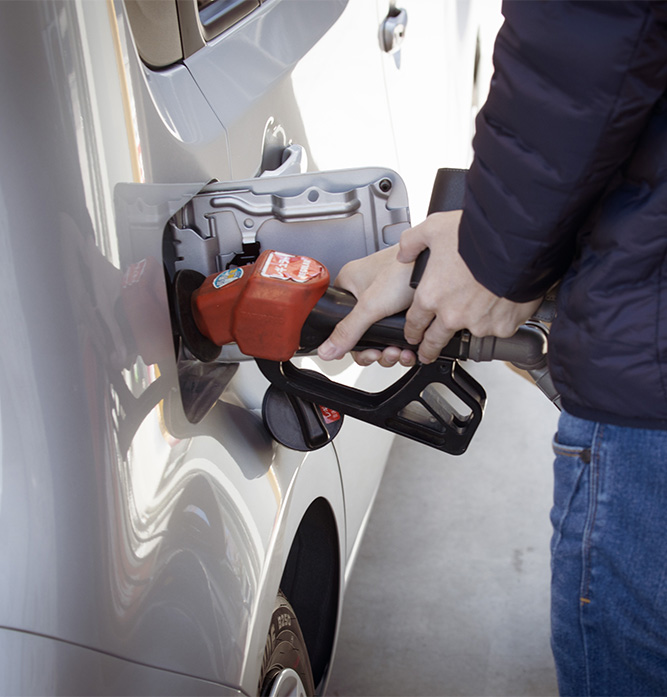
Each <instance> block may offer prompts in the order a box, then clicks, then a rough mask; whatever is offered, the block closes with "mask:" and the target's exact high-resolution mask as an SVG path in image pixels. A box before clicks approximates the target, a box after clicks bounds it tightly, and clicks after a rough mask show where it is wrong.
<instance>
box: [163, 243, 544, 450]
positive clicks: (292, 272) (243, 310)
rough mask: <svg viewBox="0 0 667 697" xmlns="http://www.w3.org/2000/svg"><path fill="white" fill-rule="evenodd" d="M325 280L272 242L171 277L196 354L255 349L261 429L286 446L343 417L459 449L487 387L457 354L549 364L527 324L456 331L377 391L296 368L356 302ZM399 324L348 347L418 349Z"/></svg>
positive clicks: (327, 432)
mask: <svg viewBox="0 0 667 697" xmlns="http://www.w3.org/2000/svg"><path fill="white" fill-rule="evenodd" d="M328 283H329V274H328V272H327V270H326V268H325V267H324V266H323V265H322V264H320V263H319V262H317V261H315V260H314V259H310V258H308V257H300V256H294V255H289V254H283V253H281V252H276V251H273V250H266V251H265V252H263V253H262V254H261V256H260V257H259V259H258V260H257V262H256V263H255V264H253V265H249V266H245V267H241V268H236V269H230V270H228V271H224V272H221V273H219V274H213V275H211V276H209V277H208V278H204V277H203V276H202V275H201V274H197V273H196V272H185V271H184V272H179V274H178V275H177V277H176V279H175V285H176V297H177V306H178V307H177V315H178V319H179V325H180V333H181V335H182V337H183V340H184V342H185V344H186V346H187V347H188V348H189V350H190V351H191V352H192V353H193V355H195V357H197V358H199V359H200V360H203V361H210V360H214V359H215V358H216V356H217V352H219V351H220V348H219V347H220V346H221V345H223V344H225V343H229V342H236V343H237V344H238V345H239V348H240V349H241V351H243V352H244V353H246V354H247V355H249V356H253V357H254V358H255V359H256V361H257V364H258V366H259V368H260V370H261V371H262V373H263V374H264V375H265V376H266V378H267V379H268V380H269V382H270V383H271V386H270V387H269V389H268V391H267V393H266V396H265V399H264V405H263V416H264V421H265V423H266V425H267V428H268V430H269V431H270V432H271V434H272V435H273V437H274V438H275V439H276V440H277V441H278V442H280V443H283V444H284V445H286V446H288V447H291V448H293V449H296V450H313V449H316V448H319V447H322V446H323V445H325V444H326V443H328V442H330V441H331V440H332V439H333V438H334V437H335V435H336V434H337V433H338V431H339V430H340V426H341V424H342V416H343V415H348V416H351V417H353V418H357V419H360V420H362V421H366V422H367V423H372V424H374V425H376V426H379V427H380V428H385V429H387V430H389V431H392V432H394V433H397V434H400V435H403V436H406V437H408V438H411V439H413V440H416V441H418V442H420V443H424V444H426V445H429V446H431V447H434V448H437V449H439V450H442V451H444V452H447V453H451V454H461V453H463V452H464V451H465V450H466V448H467V447H468V444H469V443H470V440H471V439H472V437H473V435H474V433H475V431H476V429H477V427H478V425H479V423H480V421H481V419H482V414H483V410H484V405H485V402H486V394H485V392H484V389H483V388H482V386H481V385H480V384H479V383H478V382H477V381H476V380H474V379H473V378H472V377H471V376H470V375H469V374H468V373H467V372H466V371H465V370H464V369H463V367H462V366H461V363H460V361H465V360H473V361H487V360H506V361H510V362H512V363H514V364H515V365H517V366H518V367H520V368H523V369H526V370H529V371H538V370H545V369H546V352H547V331H546V328H545V327H544V326H543V325H541V324H538V323H528V324H526V325H524V326H523V327H521V328H520V329H519V331H518V332H517V333H516V334H515V335H514V336H513V337H511V338H509V339H497V338H495V337H484V338H478V337H474V336H472V335H471V334H470V333H469V332H466V331H462V332H458V333H457V334H456V335H455V336H454V337H453V339H452V340H451V341H450V342H449V343H448V344H447V346H445V347H444V348H443V350H442V352H441V354H440V357H439V358H438V360H437V361H435V362H434V363H432V364H430V365H422V364H419V365H416V366H414V367H413V368H411V369H410V370H409V371H408V372H407V373H405V374H404V375H402V376H401V377H400V378H399V379H398V380H397V381H396V382H395V383H394V384H393V385H391V386H390V387H388V388H386V389H385V390H382V391H381V392H376V393H370V392H366V391H363V390H359V389H357V388H353V387H349V386H346V385H342V384H340V383H337V382H334V381H332V380H330V379H329V378H327V377H326V376H324V375H322V374H320V373H317V372H315V371H310V370H303V369H301V368H298V367H297V366H296V365H294V364H293V363H292V362H291V361H290V359H291V358H292V357H293V356H294V355H295V354H296V353H297V352H301V353H310V352H312V351H314V350H315V349H316V348H317V346H319V344H321V343H322V341H324V339H326V338H327V337H328V336H329V334H330V333H331V331H332V330H333V328H334V326H335V325H336V324H337V323H338V322H339V321H340V320H341V319H343V317H345V316H346V315H347V314H348V313H349V312H351V310H352V308H353V307H354V305H355V303H356V300H355V298H354V296H353V295H351V294H350V293H348V292H346V291H344V290H341V289H337V288H330V287H329V285H328ZM404 323H405V315H404V314H397V315H393V316H391V317H387V318H385V319H383V320H380V321H379V322H377V323H375V324H374V325H372V326H371V327H370V328H369V329H368V331H367V332H366V334H364V336H363V337H362V338H361V340H360V341H359V343H358V344H357V346H356V347H355V348H356V349H357V350H361V349H365V348H384V347H386V346H400V347H402V348H409V349H416V348H417V347H415V346H412V345H410V344H409V343H407V341H406V340H405V337H404V335H403V327H404Z"/></svg>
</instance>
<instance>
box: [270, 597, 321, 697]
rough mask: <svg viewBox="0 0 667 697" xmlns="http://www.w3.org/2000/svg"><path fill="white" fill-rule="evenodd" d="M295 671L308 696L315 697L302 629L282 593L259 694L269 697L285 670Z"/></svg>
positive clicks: (277, 598) (276, 606) (274, 611)
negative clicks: (276, 681) (277, 679)
mask: <svg viewBox="0 0 667 697" xmlns="http://www.w3.org/2000/svg"><path fill="white" fill-rule="evenodd" d="M287 669H291V670H293V671H294V672H295V673H297V675H298V676H299V678H300V679H301V682H302V683H303V687H304V690H305V692H306V694H307V695H308V696H309V697H311V696H312V695H314V694H315V686H314V683H313V673H312V670H311V667H310V660H309V658H308V650H307V648H306V643H305V641H304V640H303V634H302V633H301V627H300V626H299V621H298V619H297V617H296V614H295V612H294V610H293V609H292V606H291V605H290V604H289V602H288V601H287V598H286V597H285V596H284V595H283V594H282V593H281V592H280V591H279V592H278V595H277V597H276V603H275V606H274V609H273V614H272V615H271V625H270V626H269V634H268V636H267V638H266V647H265V648H264V658H263V660H262V670H261V673H260V677H259V686H258V694H259V695H260V697H266V696H267V695H269V694H270V693H271V688H272V686H273V684H274V682H275V680H276V678H277V677H278V676H279V675H280V673H281V672H282V671H284V670H287Z"/></svg>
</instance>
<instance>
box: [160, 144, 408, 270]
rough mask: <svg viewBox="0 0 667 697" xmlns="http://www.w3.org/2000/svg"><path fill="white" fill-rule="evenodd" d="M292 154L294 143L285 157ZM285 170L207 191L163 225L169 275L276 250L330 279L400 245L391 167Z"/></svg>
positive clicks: (402, 216)
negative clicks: (308, 260) (321, 268)
mask: <svg viewBox="0 0 667 697" xmlns="http://www.w3.org/2000/svg"><path fill="white" fill-rule="evenodd" d="M295 148H297V150H296V151H295ZM288 150H290V149H288ZM295 152H296V153H297V154H298V146H291V150H290V152H289V153H288V155H289V157H292V158H294V157H296V155H295ZM277 172H282V173H280V174H277ZM290 172H291V170H290V168H289V167H285V166H283V167H281V168H280V169H279V170H276V173H272V172H266V173H264V174H263V175H262V176H260V177H256V178H253V179H246V180H243V181H232V182H216V183H213V184H209V185H208V186H206V187H205V188H204V189H203V190H202V191H201V192H200V193H199V194H197V195H196V196H195V197H194V198H192V199H191V200H190V201H189V202H188V203H187V204H186V205H185V206H184V207H183V208H181V209H180V210H179V211H178V212H177V213H176V215H174V216H173V217H172V218H171V220H170V221H169V223H168V225H167V230H166V235H165V263H166V266H167V269H168V271H169V272H170V274H174V273H175V272H176V271H179V270H182V269H190V270H194V271H198V272H199V273H202V274H204V275H205V276H209V275H210V274H213V273H216V272H219V271H224V270H227V269H229V268H230V267H235V266H243V265H245V264H248V263H252V262H254V261H255V260H256V259H257V257H258V256H259V253H260V252H261V251H262V250H264V249H274V250H276V251H280V252H286V253H289V254H296V255H303V256H309V257H312V258H314V259H317V260H318V261H319V262H321V263H322V264H324V265H325V266H326V267H327V269H328V270H329V274H330V276H331V278H332V279H333V278H335V277H336V275H337V274H338V272H339V271H340V269H341V267H342V266H343V265H344V264H345V263H347V262H348V261H351V260H352V259H357V258H360V257H364V256H367V255H368V254H371V253H373V252H376V251H378V250H380V249H383V248H384V247H388V246H390V245H393V244H395V243H397V242H398V240H399V238H400V235H401V233H402V232H403V231H404V230H405V229H406V228H408V227H409V226H410V213H409V208H408V197H407V191H406V188H405V185H404V183H403V181H402V179H401V178H400V176H399V175H398V174H397V173H396V172H394V171H393V170H390V169H384V168H379V167H370V168H364V169H350V170H337V171H331V172H308V173H305V174H300V173H297V174H293V173H290Z"/></svg>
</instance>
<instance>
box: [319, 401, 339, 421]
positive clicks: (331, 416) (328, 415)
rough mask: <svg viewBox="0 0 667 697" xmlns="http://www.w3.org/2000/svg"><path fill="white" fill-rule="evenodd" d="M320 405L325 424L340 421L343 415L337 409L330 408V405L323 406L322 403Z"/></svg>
mask: <svg viewBox="0 0 667 697" xmlns="http://www.w3.org/2000/svg"><path fill="white" fill-rule="evenodd" d="M318 406H319V408H320V413H321V414H322V418H323V419H324V423H325V424H332V423H334V422H335V421H340V419H341V416H340V414H339V413H338V412H337V411H336V410H335V409H329V407H323V406H322V405H318Z"/></svg>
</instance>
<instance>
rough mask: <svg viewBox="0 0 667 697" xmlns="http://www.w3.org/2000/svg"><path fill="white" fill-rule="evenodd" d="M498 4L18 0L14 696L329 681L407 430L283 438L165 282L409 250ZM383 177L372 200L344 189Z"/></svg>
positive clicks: (9, 688) (10, 279)
mask: <svg viewBox="0 0 667 697" xmlns="http://www.w3.org/2000/svg"><path fill="white" fill-rule="evenodd" d="M476 7H477V6H476V5H475V4H473V3H466V2H456V1H455V0H443V1H442V2H436V1H432V2H427V1H426V0H411V1H410V2H408V0H405V3H404V4H403V5H401V6H400V7H398V6H396V5H395V4H394V3H393V2H392V3H388V2H387V1H386V0H350V1H349V3H348V2H346V0H261V1H260V0H199V1H198V2H197V1H196V0H61V1H57V0H32V1H30V2H27V1H22V0H18V1H15V2H12V1H4V2H1V3H0V36H1V37H2V41H1V43H0V51H1V52H2V56H3V60H2V66H1V67H0V87H1V91H2V99H1V100H0V154H1V158H0V220H1V221H2V223H1V231H0V244H1V245H2V248H1V252H2V253H1V255H0V259H1V262H0V263H1V264H2V273H0V289H1V293H2V301H1V303H0V308H1V310H0V312H1V316H2V328H3V350H2V360H1V363H0V366H1V367H0V418H1V421H0V423H1V430H0V445H1V452H2V459H1V461H0V526H1V527H0V694H3V695H19V694H22V695H23V694H25V695H43V694H63V695H73V694H86V695H97V694H114V695H121V694H128V695H136V694H183V695H185V694H187V695H200V694H201V695H204V694H206V695H208V694H218V695H220V694H223V695H255V694H271V695H288V694H294V695H303V694H313V693H315V692H317V693H318V694H321V693H323V692H324V691H325V689H326V681H327V673H328V669H329V666H330V664H331V661H332V656H333V652H334V647H335V641H336V633H337V626H338V622H339V618H340V614H341V607H342V604H343V602H344V591H345V585H346V581H347V579H348V577H349V574H350V569H351V567H352V563H353V560H354V555H355V550H356V549H357V547H358V545H359V542H360V539H361V535H362V532H363V529H364V524H365V521H366V520H367V517H368V515H369V512H370V509H371V505H372V502H373V498H374V496H375V493H376V491H377V488H378V485H379V482H380V479H381V476H382V472H383V468H384V465H385V460H386V457H387V454H388V452H389V448H390V446H391V442H392V436H391V434H389V433H388V432H387V431H384V430H382V429H378V428H375V427H373V426H370V425H368V424H364V423H362V422H359V421H355V420H354V419H347V420H346V421H345V423H344V425H343V428H342V431H341V433H340V434H339V435H338V436H337V437H336V439H335V440H334V441H333V442H332V443H329V444H327V445H325V446H324V447H322V448H319V449H317V450H313V451H306V452H302V451H297V450H292V449H289V448H286V447H284V446H282V445H280V444H278V443H277V442H276V441H275V440H274V439H272V438H271V436H270V435H269V433H268V432H267V429H266V428H265V425H264V422H263V420H262V416H261V408H262V400H263V397H264V393H265V391H266V389H267V386H268V383H267V381H266V379H265V378H264V377H263V376H262V375H261V373H260V372H259V370H258V369H257V366H256V365H255V362H254V361H253V360H252V359H250V358H248V357H247V356H245V355H243V354H241V352H240V351H239V350H238V349H237V348H235V347H234V346H233V345H232V346H227V347H225V348H224V349H223V350H222V353H221V354H220V356H218V357H216V359H215V360H213V361H210V362H202V361H199V360H197V359H196V358H194V357H193V356H192V354H191V353H189V352H188V350H187V348H185V347H184V346H183V343H182V341H181V337H180V336H179V331H178V327H176V326H175V324H174V312H173V307H172V308H171V312H170V299H171V301H172V304H173V297H171V293H172V288H171V286H172V282H173V276H174V273H175V272H176V271H177V270H178V269H182V268H190V269H195V270H197V271H199V272H201V273H203V274H205V273H208V272H213V271H216V270H222V269H223V268H225V265H227V264H229V263H230V262H233V261H234V259H235V258H236V256H237V255H239V254H240V255H243V254H247V255H250V256H252V253H253V251H252V250H253V245H256V244H260V246H263V248H265V247H266V246H267V245H268V244H271V245H272V247H273V248H276V249H281V250H282V251H287V252H291V253H293V254H308V255H310V256H313V257H315V258H317V259H319V260H320V261H322V262H323V263H325V264H327V265H329V266H330V267H331V269H330V270H333V271H332V272H335V268H337V267H338V266H340V265H341V264H342V263H344V262H345V261H346V260H348V259H349V258H352V257H353V256H360V255H364V254H368V253H370V252H372V251H374V250H375V249H378V248H380V247H382V246H385V245H387V244H390V243H392V242H394V241H396V239H397V238H398V237H397V236H398V235H399V234H400V231H401V230H403V229H405V227H407V226H408V224H409V212H408V202H407V201H408V199H407V192H408V191H409V192H410V197H411V198H412V200H413V211H414V208H415V206H416V208H417V213H414V212H413V216H414V217H419V216H421V215H423V212H424V210H425V207H426V202H427V201H428V195H429V191H428V187H429V186H430V181H431V179H432V177H433V174H434V173H435V170H436V168H437V167H438V166H441V165H448V166H465V165H466V164H467V158H468V157H469V141H470V129H471V123H472V116H471V115H472V113H473V111H474V107H475V99H476V96H475V94H476V92H475V90H476V89H477V82H476V80H478V79H479V75H480V73H481V69H480V67H479V66H480V65H481V64H482V63H480V60H479V39H478V37H479V36H480V26H481V19H482V18H481V16H480V15H479V13H478V12H477V10H476ZM406 16H407V25H406ZM406 27H407V29H406ZM476 55H477V59H476ZM420 76H421V78H423V77H424V76H426V77H427V78H428V80H427V81H426V82H425V81H424V80H423V79H422V80H421V81H419V80H418V79H417V78H419V77H420ZM406 104H409V105H411V109H410V110H409V111H410V112H411V113H412V114H413V116H411V117H410V118H408V117H407V115H406V109H405V105H406ZM341 169H343V170H350V171H347V172H345V171H344V172H342V173H341V172H337V173H335V172H334V173H333V174H332V171H333V170H341ZM396 172H400V173H401V175H402V176H401V177H399V176H398V175H397V174H396ZM382 178H389V180H390V181H391V187H390V188H391V192H385V194H386V195H385V196H384V198H382V197H380V198H379V203H378V204H377V205H378V208H377V209H376V208H373V207H372V206H371V207H370V208H369V207H362V209H361V213H359V212H358V211H357V212H354V213H351V212H349V211H347V212H346V210H344V209H341V208H339V207H337V206H338V203H337V201H339V199H341V198H343V199H344V198H345V197H346V196H348V197H349V195H350V194H349V192H350V191H355V192H357V193H358V195H359V197H361V198H363V197H364V196H366V195H367V193H368V192H369V191H370V190H371V189H372V188H373V187H374V186H376V184H377V182H378V181H379V180H380V179H382ZM239 182H243V183H241V184H239ZM404 182H405V184H407V188H406V186H405V184H404ZM212 191H213V192H218V194H217V195H218V198H219V197H220V192H222V193H224V194H225V196H227V199H228V200H227V204H226V207H224V206H223V208H219V207H218V208H216V207H215V203H214V202H211V192H212ZM239 191H240V192H245V193H243V195H240V194H239V196H240V198H239V197H237V200H236V203H234V202H233V201H232V202H231V203H230V201H229V193H230V192H239ZM313 191H315V192H316V194H312V195H311V197H310V199H308V201H310V203H312V204H313V205H314V209H313V210H314V212H313V211H311V212H310V213H308V214H305V215H304V214H303V213H299V212H298V211H297V209H298V205H297V203H298V201H296V198H298V197H299V196H301V197H303V196H306V198H307V197H308V195H309V193H311V192H313ZM276 192H282V193H281V194H280V195H281V196H283V198H284V200H285V201H287V203H286V209H285V210H283V211H282V212H280V211H278V212H277V211H276V209H271V210H270V211H269V212H267V211H266V210H265V209H262V208H261V206H260V207H259V208H257V207H255V208H253V206H254V205H255V204H254V203H253V200H251V199H252V196H254V195H255V194H256V195H257V196H258V197H260V198H261V200H262V201H264V200H265V198H266V197H267V196H268V197H269V198H270V197H271V196H274V198H275V197H277V196H278V194H277V193H276ZM359 192H360V193H359ZM244 196H245V198H244ZM262 197H264V198H262ZM318 197H321V198H319V204H318V203H317V200H316V199H317V198H318ZM223 198H224V196H223ZM376 198H377V197H376ZM390 198H391V203H390V202H389V199H390ZM258 200H259V199H258ZM320 204H321V205H320ZM318 205H319V208H318ZM373 205H375V204H373ZM364 206H365V204H364ZM371 211H373V212H372V213H371ZM377 211H379V212H380V213H381V214H382V215H385V216H386V220H384V219H382V220H384V222H381V223H380V224H377V223H373V222H372V221H371V220H370V218H372V217H374V216H375V215H376V212H377ZM292 213H293V214H294V217H292V218H290V216H291V215H292ZM299 216H301V217H299ZM355 216H356V217H355ZM225 221H226V222H225ZM229 221H235V222H229ZM228 223H229V225H228ZM207 225H208V226H209V227H206V226H207ZM272 225H273V231H271V230H270V228H271V226H272ZM223 228H224V230H226V231H227V232H223V231H222V229H223ZM230 230H231V232H230ZM337 235H341V236H340V237H337ZM246 261H247V259H246ZM237 262H238V260H237ZM299 361H300V363H301V365H305V366H309V367H311V368H313V369H317V370H320V371H323V372H325V373H326V374H328V375H330V376H334V377H335V378H336V379H337V380H343V381H346V382H347V383H348V384H354V385H356V386H358V387H362V388H364V389H368V390H374V389H378V388H379V387H380V386H381V385H382V384H386V381H387V379H388V378H387V377H386V375H384V374H382V371H381V370H380V369H373V368H368V369H361V368H358V367H357V366H355V365H354V364H353V363H352V362H351V361H350V360H348V361H343V362H339V363H337V364H332V365H324V364H319V363H318V361H317V360H315V359H314V358H312V356H306V357H302V358H300V359H299ZM391 379H393V378H391ZM397 515H399V513H398V512H397ZM297 618H298V619H297Z"/></svg>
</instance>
